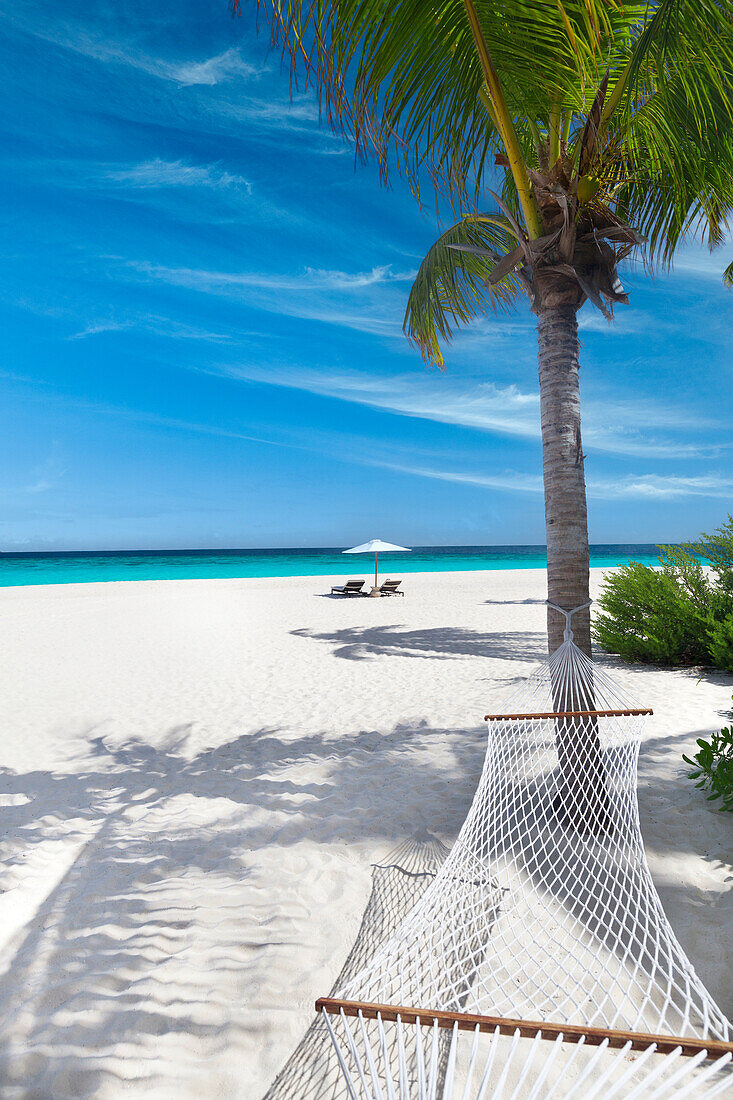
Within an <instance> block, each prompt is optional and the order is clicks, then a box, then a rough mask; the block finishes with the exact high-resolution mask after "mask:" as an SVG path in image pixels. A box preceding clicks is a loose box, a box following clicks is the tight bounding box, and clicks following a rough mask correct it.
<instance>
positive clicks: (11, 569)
mask: <svg viewBox="0 0 733 1100" xmlns="http://www.w3.org/2000/svg"><path fill="white" fill-rule="evenodd" d="M658 553H659V550H658V548H657V547H656V546H655V545H654V544H651V543H642V544H629V545H595V546H591V565H592V566H600V567H604V568H609V567H611V566H617V565H625V564H626V563H627V562H629V561H639V562H643V563H645V564H647V565H656V564H657V556H658ZM546 564H547V561H546V557H545V548H544V546H417V547H415V548H414V549H413V551H412V553H410V554H380V556H379V572H380V576H383V577H386V576H387V575H389V574H395V575H397V576H399V575H400V574H402V573H444V572H448V571H451V570H460V571H470V570H476V569H544V568H545V566H546ZM373 568H374V559H373V557H371V556H370V555H368V554H365V555H364V556H363V557H354V556H350V557H343V556H342V552H341V549H340V548H339V547H325V548H323V549H313V548H311V549H302V550H298V549H286V550H114V551H106V550H94V551H85V552H82V551H78V552H77V551H69V552H64V553H38V554H20V553H9V554H0V587H10V586H15V585H25V584H79V583H87V582H91V581H158V580H192V579H196V580H205V579H207V578H214V577H308V576H332V575H335V576H340V577H357V576H364V577H369V575H370V570H373Z"/></svg>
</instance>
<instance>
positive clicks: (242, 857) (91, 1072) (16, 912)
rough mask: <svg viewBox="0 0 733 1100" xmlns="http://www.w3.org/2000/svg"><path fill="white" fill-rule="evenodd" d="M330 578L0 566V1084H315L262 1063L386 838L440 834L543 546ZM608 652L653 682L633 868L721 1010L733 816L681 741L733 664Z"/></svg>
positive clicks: (304, 1011) (531, 612)
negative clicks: (157, 575) (400, 573)
mask: <svg viewBox="0 0 733 1100" xmlns="http://www.w3.org/2000/svg"><path fill="white" fill-rule="evenodd" d="M367 573H368V571H367ZM354 575H356V574H354ZM364 575H367V574H364ZM601 577H602V573H601V571H599V570H594V571H593V579H592V583H593V588H594V590H597V588H598V584H599V582H600V580H601ZM341 580H343V578H325V577H310V578H307V577H306V578H303V577H300V578H297V577H296V578H286V579H256V580H255V579H247V580H206V581H152V582H134V583H124V584H122V583H120V584H117V583H112V584H87V585H57V586H48V587H28V588H15V589H13V588H7V589H3V590H1V591H0V608H1V613H0V622H2V633H3V644H2V647H0V669H1V671H0V682H1V683H2V690H1V691H0V708H1V709H0V716H1V722H0V729H1V730H2V748H1V750H0V765H1V771H0V823H1V825H0V846H1V850H0V855H1V860H2V869H1V871H0V876H1V877H0V891H1V892H0V971H1V973H2V983H1V985H0V1028H1V1033H2V1037H3V1038H2V1044H0V1082H2V1087H0V1093H1V1094H2V1096H3V1097H8V1098H19V1097H24V1098H25V1097H28V1098H31V1097H32V1098H34V1100H45V1098H53V1100H65V1098H67V1097H68V1098H81V1097H95V1098H100V1100H107V1098H116V1097H121V1096H135V1097H138V1096H145V1097H146V1100H152V1098H155V1100H157V1098H165V1100H168V1098H170V1100H173V1098H176V1100H185V1098H189V1097H191V1098H196V1100H205V1098H212V1100H213V1098H217V1100H222V1098H230V1097H231V1098H241V1100H260V1098H261V1097H263V1096H264V1095H265V1094H267V1095H268V1097H270V1098H271V1100H275V1098H277V1100H287V1097H288V1096H292V1097H293V1098H294V1100H297V1097H298V1096H299V1095H302V1096H304V1097H306V1096H311V1095H312V1096H313V1100H316V1096H317V1094H312V1093H309V1092H308V1087H307V1082H308V1070H307V1054H308V1050H307V1044H306V1046H305V1047H303V1046H302V1047H301V1049H300V1052H299V1054H298V1057H297V1059H296V1060H295V1061H291V1063H290V1068H289V1070H288V1069H286V1077H285V1078H282V1077H281V1083H280V1086H279V1087H278V1088H272V1087H271V1086H272V1085H273V1081H274V1079H275V1077H276V1075H277V1074H278V1072H279V1071H281V1070H282V1069H283V1067H284V1066H286V1063H288V1059H289V1058H290V1056H291V1055H292V1053H293V1051H294V1050H295V1049H296V1047H297V1046H298V1043H299V1042H300V1040H301V1038H302V1036H303V1035H304V1033H305V1032H306V1029H307V1028H308V1026H309V1024H310V1023H311V1022H312V1020H313V1001H314V999H315V997H316V996H317V995H320V994H326V993H327V992H328V991H329V990H330V988H331V986H332V984H333V982H334V980H335V978H336V976H337V975H338V973H339V971H340V970H341V968H342V966H343V965H344V963H345V961H346V960H347V957H348V956H349V953H350V952H351V951H352V948H353V946H354V944H355V941H357V937H358V936H359V934H360V926H362V919H363V917H364V914H365V910H367V918H368V919H367V920H366V921H365V924H364V926H363V927H362V933H361V935H362V937H365V938H364V939H363V941H362V943H361V944H360V945H357V952H356V954H357V955H359V953H360V952H361V954H362V955H363V953H364V952H365V951H368V949H369V943H368V939H369V936H374V935H376V932H375V929H376V928H378V926H379V925H380V921H381V922H382V924H384V923H385V922H386V923H389V922H390V921H392V922H394V921H396V920H398V919H399V916H400V914H401V912H402V911H404V908H405V907H406V906H407V905H408V904H409V901H410V897H409V896H407V894H405V893H403V894H400V893H399V891H397V892H395V891H393V890H392V891H390V888H389V885H388V884H387V886H386V887H385V885H384V881H383V880H380V871H379V868H377V869H375V864H380V862H381V863H382V864H383V866H384V865H385V864H388V863H389V861H388V860H386V859H385V857H387V856H388V855H389V854H390V853H391V852H393V851H394V850H395V849H397V848H399V849H400V851H401V853H402V856H403V857H404V858H405V859H414V860H423V861H424V862H425V863H426V865H427V863H430V861H433V862H435V861H438V860H439V859H440V858H441V853H442V852H443V851H444V847H443V846H449V845H450V844H451V842H452V841H453V839H454V838H455V835H456V833H457V831H458V828H459V826H460V824H461V822H462V820H463V818H464V816H465V814H466V811H467V809H468V806H469V804H470V801H471V797H472V795H473V792H474V789H475V786H476V783H477V781H478V778H479V774H480V768H481V763H482V759H483V753H484V747H485V739H486V727H485V725H484V723H483V721H482V716H483V715H484V713H486V711H487V710H491V709H492V707H494V708H495V707H496V705H497V704H500V703H501V701H502V699H503V698H504V696H505V695H506V693H507V691H508V690H509V689H510V688H511V686H512V684H513V683H514V682H515V681H516V680H517V678H521V677H524V676H526V675H527V674H528V673H529V672H530V671H531V669H532V668H533V666H534V665H535V663H536V662H537V661H539V660H541V659H542V658H543V656H544V654H545V638H544V623H545V608H544V605H543V600H544V595H545V592H544V584H545V574H544V572H542V571H539V570H518V571H492V572H474V573H469V572H466V573H439V574H411V575H410V574H407V575H405V576H404V580H403V587H404V589H405V590H406V596H405V598H404V599H399V598H391V599H379V600H367V599H338V598H330V597H328V596H327V595H325V594H326V593H328V592H329V588H330V585H331V583H335V582H338V581H341ZM602 659H603V661H604V663H605V665H606V667H607V668H609V669H610V670H611V671H612V672H613V674H614V675H615V676H616V677H617V678H618V680H619V681H620V683H621V684H622V686H623V688H624V689H625V690H626V692H627V693H628V694H630V695H632V696H633V697H634V698H635V699H636V700H638V702H639V703H640V704H644V705H650V706H652V707H653V708H654V712H655V713H654V717H653V718H652V719H650V721H649V724H648V726H647V730H646V737H645V741H644V744H643V746H642V752H641V760H640V774H639V800H640V809H641V822H642V829H643V834H644V839H645V843H646V848H647V854H648V858H649V863H650V867H651V870H652V874H653V876H654V879H655V882H656V884H657V887H658V889H659V892H660V895H661V897H662V901H663V903H664V905H665V908H666V911H667V914H668V916H669V918H670V921H671V923H672V926H673V928H674V930H675V932H676V934H677V936H678V938H679V940H680V942H681V944H682V946H683V947H684V949H685V950H686V951H687V953H688V955H689V956H690V958H691V960H692V962H693V964H694V966H695V968H696V970H697V972H698V974H699V975H700V977H701V978H702V980H703V981H704V982H705V983H706V985H707V987H708V989H709V990H710V992H711V993H712V995H713V997H714V998H715V999H716V1000H717V1002H718V1004H719V1005H720V1007H721V1008H722V1009H723V1010H724V1011H726V1012H727V1013H728V1015H733V977H732V976H733V891H732V890H731V883H732V882H733V842H732V840H731V820H730V815H725V814H722V813H720V812H718V811H716V810H715V809H713V808H711V806H710V805H709V804H708V803H707V802H706V801H705V800H704V797H703V795H702V794H701V792H699V791H697V790H695V788H694V787H693V785H692V783H690V782H689V781H688V780H687V779H686V778H685V772H686V765H685V764H684V763H683V761H682V753H683V752H690V751H694V745H695V739H696V737H698V736H700V735H702V734H706V733H708V732H709V731H711V730H712V729H715V728H719V727H720V726H721V725H722V724H724V719H725V714H726V713H727V711H728V710H729V709H730V706H731V693H733V677H731V676H726V675H725V674H722V673H721V674H707V673H706V674H704V675H702V677H700V674H699V673H698V672H697V671H695V670H693V671H671V670H663V669H649V668H642V667H639V666H634V667H630V666H625V665H624V664H623V663H621V662H619V661H617V660H616V659H614V658H602ZM380 883H381V884H380ZM379 905H386V906H387V907H388V908H389V913H388V914H387V915H386V916H385V914H384V913H381V914H379V913H376V915H375V907H376V908H378V906H379ZM352 958H353V956H352ZM288 1073H289V1074H290V1076H289V1077H288V1076H287V1074H288ZM283 1081H285V1082H286V1083H285V1084H283ZM288 1082H289V1083H288Z"/></svg>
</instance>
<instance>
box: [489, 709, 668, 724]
mask: <svg viewBox="0 0 733 1100" xmlns="http://www.w3.org/2000/svg"><path fill="white" fill-rule="evenodd" d="M639 714H654V711H653V710H652V709H651V707H644V708H642V709H641V710H546V711H543V712H542V714H485V715H484V722H507V721H509V720H510V719H511V720H512V721H513V720H514V719H516V718H526V719H532V718H631V717H633V716H635V715H639Z"/></svg>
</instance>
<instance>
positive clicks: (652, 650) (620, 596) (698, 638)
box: [594, 516, 733, 671]
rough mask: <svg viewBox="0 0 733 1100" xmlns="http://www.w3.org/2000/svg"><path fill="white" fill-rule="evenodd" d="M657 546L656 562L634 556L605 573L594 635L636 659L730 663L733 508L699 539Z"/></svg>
mask: <svg viewBox="0 0 733 1100" xmlns="http://www.w3.org/2000/svg"><path fill="white" fill-rule="evenodd" d="M660 549H661V551H662V553H661V556H660V558H659V567H658V568H656V569H652V568H651V567H650V566H648V565H641V564H639V563H638V562H633V563H632V564H631V565H625V566H622V567H621V568H620V569H618V570H616V571H614V572H613V573H611V574H610V575H609V576H608V578H607V579H606V582H605V585H604V587H603V590H602V592H601V595H600V598H599V600H598V606H599V608H600V614H599V615H598V616H597V617H596V619H595V623H594V635H595V638H596V641H598V642H599V643H600V645H602V646H603V648H604V649H606V650H608V651H610V652H611V653H619V654H620V655H621V656H622V657H626V658H627V659H628V660H631V661H643V662H647V663H650V664H680V665H713V666H715V667H716V668H722V669H726V670H728V671H733V516H729V517H728V521H727V523H725V524H723V526H722V527H720V528H719V529H718V530H717V531H715V532H713V534H712V535H701V536H700V539H699V540H698V541H697V542H694V543H684V544H683V545H681V546H676V547H675V546H666V547H660ZM703 561H705V562H706V564H707V566H708V567H706V565H704V564H703Z"/></svg>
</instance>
